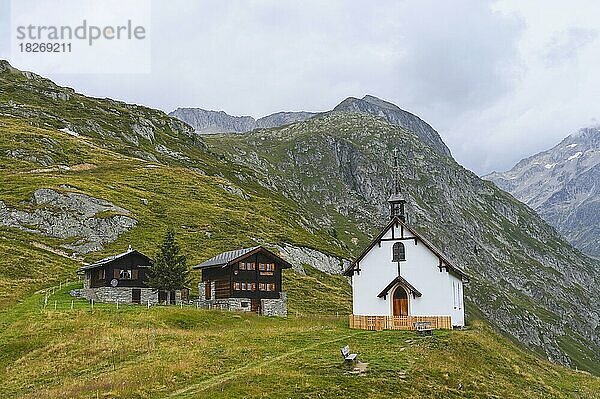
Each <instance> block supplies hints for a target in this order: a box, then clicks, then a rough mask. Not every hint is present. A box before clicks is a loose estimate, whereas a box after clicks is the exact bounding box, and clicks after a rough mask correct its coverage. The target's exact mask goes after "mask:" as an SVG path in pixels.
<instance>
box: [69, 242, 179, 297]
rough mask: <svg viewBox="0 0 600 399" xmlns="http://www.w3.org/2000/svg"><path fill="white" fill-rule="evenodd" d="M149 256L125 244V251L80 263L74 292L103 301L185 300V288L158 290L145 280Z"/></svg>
mask: <svg viewBox="0 0 600 399" xmlns="http://www.w3.org/2000/svg"><path fill="white" fill-rule="evenodd" d="M151 265H152V259H150V258H149V257H148V256H146V255H144V254H143V253H141V252H139V251H136V250H134V249H132V248H131V247H129V249H128V250H127V252H123V253H122V254H118V255H114V256H109V257H107V258H104V259H101V260H99V261H97V262H94V263H91V264H89V265H86V266H83V267H80V268H79V269H78V270H77V273H78V274H83V275H84V282H83V289H82V290H81V291H79V292H77V294H78V296H81V297H84V298H87V299H88V300H90V301H91V300H93V301H95V302H105V303H139V304H150V305H154V304H157V303H179V302H181V301H184V302H185V301H187V299H188V290H187V289H183V290H177V291H171V292H166V291H158V290H155V289H153V288H150V287H148V285H147V284H146V280H147V273H148V270H149V269H150V266H151Z"/></svg>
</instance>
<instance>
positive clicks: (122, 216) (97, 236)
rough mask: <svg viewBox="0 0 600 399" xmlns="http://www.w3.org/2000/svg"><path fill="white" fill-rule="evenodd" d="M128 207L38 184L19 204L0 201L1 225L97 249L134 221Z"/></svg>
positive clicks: (84, 250)
mask: <svg viewBox="0 0 600 399" xmlns="http://www.w3.org/2000/svg"><path fill="white" fill-rule="evenodd" d="M129 214H130V212H129V211H128V210H127V209H124V208H121V207H118V206H116V205H114V204H112V203H110V202H108V201H104V200H101V199H98V198H94V197H90V196H88V195H85V194H80V193H74V192H65V193H60V192H58V191H55V190H51V189H47V188H41V189H38V190H36V191H35V192H34V193H33V198H32V200H31V201H30V202H27V203H22V204H20V206H19V207H18V208H11V207H8V206H6V204H5V203H4V202H3V201H0V225H1V226H7V227H14V228H17V229H20V230H23V231H27V232H30V233H38V234H43V235H46V236H49V237H56V238H60V239H73V242H71V243H66V244H63V247H65V248H67V249H70V250H72V251H74V253H79V254H85V253H88V252H94V251H100V250H102V249H103V245H105V244H107V243H110V242H112V241H114V240H116V239H117V238H118V237H119V236H120V235H121V234H123V233H125V232H126V231H128V230H129V229H131V228H133V227H134V226H135V225H136V224H137V221H136V220H135V219H133V218H132V217H130V216H128V215H129Z"/></svg>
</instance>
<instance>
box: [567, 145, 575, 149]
mask: <svg viewBox="0 0 600 399" xmlns="http://www.w3.org/2000/svg"><path fill="white" fill-rule="evenodd" d="M573 147H577V144H569V145H568V146H567V148H573Z"/></svg>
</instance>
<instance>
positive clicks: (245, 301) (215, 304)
mask: <svg viewBox="0 0 600 399" xmlns="http://www.w3.org/2000/svg"><path fill="white" fill-rule="evenodd" d="M195 303H196V304H197V306H198V307H200V308H203V309H220V310H231V311H235V312H250V310H251V301H250V299H249V298H223V299H199V300H197V301H195Z"/></svg>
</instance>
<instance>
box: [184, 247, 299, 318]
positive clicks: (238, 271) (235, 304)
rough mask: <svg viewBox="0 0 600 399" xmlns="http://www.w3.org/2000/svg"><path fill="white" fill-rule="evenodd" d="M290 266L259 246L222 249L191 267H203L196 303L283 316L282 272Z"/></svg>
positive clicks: (284, 304) (204, 305)
mask: <svg viewBox="0 0 600 399" xmlns="http://www.w3.org/2000/svg"><path fill="white" fill-rule="evenodd" d="M291 267H292V265H291V264H289V263H288V262H286V261H285V260H283V259H281V258H280V257H279V256H277V255H275V254H274V253H272V252H271V251H269V250H267V249H265V248H263V247H261V246H257V247H252V248H244V249H238V250H235V251H228V252H223V253H221V254H219V255H217V256H215V257H213V258H210V259H208V260H207V261H204V262H202V263H200V264H199V265H196V266H194V269H200V270H202V281H201V282H200V283H199V284H198V291H199V293H200V298H199V302H198V303H199V305H200V306H202V307H205V308H220V309H228V310H238V311H251V312H257V313H260V314H263V315H268V316H286V315H287V296H286V294H285V292H282V287H281V272H282V270H283V269H289V268H291Z"/></svg>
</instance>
